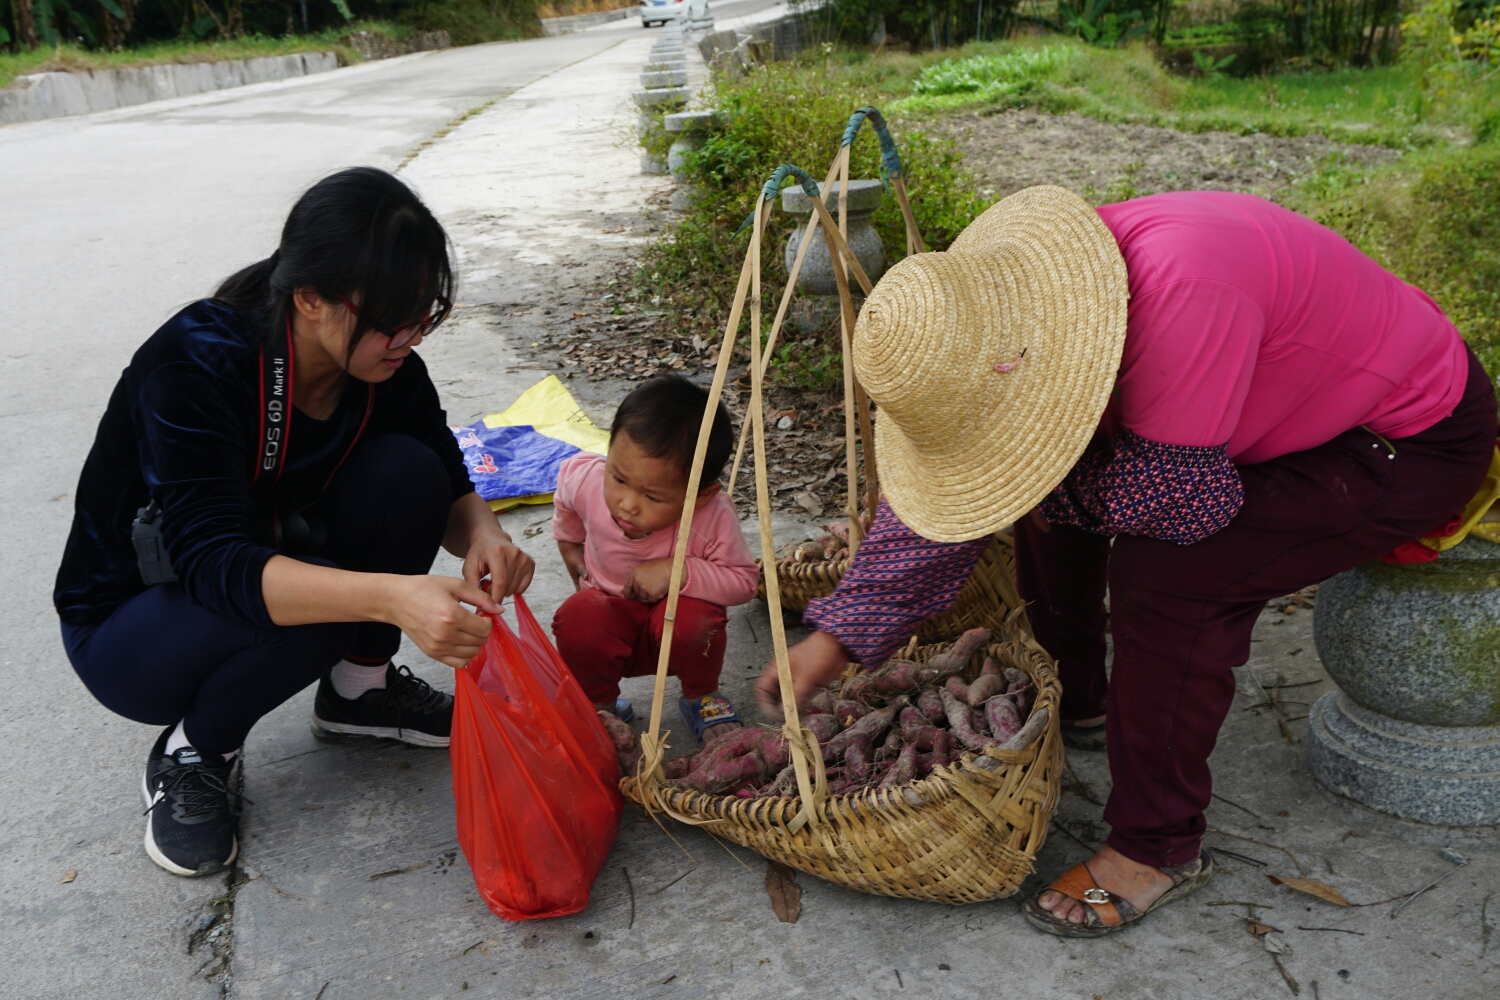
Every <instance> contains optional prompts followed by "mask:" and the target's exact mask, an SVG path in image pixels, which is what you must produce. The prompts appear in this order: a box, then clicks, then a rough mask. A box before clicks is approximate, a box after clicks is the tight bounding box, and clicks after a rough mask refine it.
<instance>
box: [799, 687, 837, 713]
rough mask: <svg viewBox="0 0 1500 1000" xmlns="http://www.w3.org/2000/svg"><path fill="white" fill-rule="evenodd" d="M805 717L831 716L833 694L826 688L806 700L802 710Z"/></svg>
mask: <svg viewBox="0 0 1500 1000" xmlns="http://www.w3.org/2000/svg"><path fill="white" fill-rule="evenodd" d="M803 712H804V713H806V714H807V715H832V714H833V692H831V691H829V690H827V689H826V688H825V689H824V690H822V691H819V692H818V693H817V694H815V695H813V696H812V697H811V698H809V699H807V705H806V706H805V707H804V708H803Z"/></svg>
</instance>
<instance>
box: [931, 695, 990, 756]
mask: <svg viewBox="0 0 1500 1000" xmlns="http://www.w3.org/2000/svg"><path fill="white" fill-rule="evenodd" d="M943 708H944V709H945V710H946V711H947V713H948V727H949V731H950V732H951V733H952V734H953V735H954V736H956V737H958V741H959V742H960V743H962V744H963V745H964V746H965V747H966V748H968V749H970V750H983V749H984V748H985V747H987V746H999V744H1000V741H999V740H997V739H994V738H993V737H990V736H981V735H980V734H979V733H976V732H975V731H974V723H973V721H972V720H971V719H970V718H969V711H970V710H969V706H968V705H966V704H964V703H963V702H961V701H959V700H958V699H957V698H955V697H953V695H952V693H951V692H949V691H947V690H946V689H945V690H944V691H943Z"/></svg>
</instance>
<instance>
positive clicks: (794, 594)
mask: <svg viewBox="0 0 1500 1000" xmlns="http://www.w3.org/2000/svg"><path fill="white" fill-rule="evenodd" d="M758 561H759V560H757V562H758ZM848 569H849V557H848V556H844V557H843V558H840V559H825V560H820V561H818V562H798V561H796V560H795V559H792V558H790V557H788V558H785V559H779V560H777V562H776V575H777V581H778V582H779V583H780V585H781V606H782V607H783V608H785V609H788V610H791V611H805V610H806V609H807V606H808V604H809V603H811V602H812V601H814V600H816V599H817V598H819V597H827V596H828V595H829V594H831V593H833V591H834V589H835V588H836V587H838V585H839V581H840V580H842V579H843V577H844V573H845V572H847V571H848ZM1015 581H1016V547H1015V542H1014V541H1013V540H1012V539H1011V536H1010V535H1008V534H1005V533H1003V532H996V533H995V536H994V538H993V539H992V540H991V542H990V547H989V548H987V549H985V551H984V554H983V555H982V556H980V557H979V562H978V563H977V564H976V565H975V566H974V572H973V573H972V574H970V576H969V579H968V581H967V582H965V583H964V586H963V589H962V590H960V591H959V592H958V597H956V598H955V599H954V601H953V606H952V607H951V608H949V609H948V610H947V611H944V612H943V613H941V614H937V615H933V616H932V617H931V618H928V619H927V620H926V621H924V622H923V623H922V627H921V629H920V630H919V631H918V632H917V640H918V641H919V642H922V643H934V642H951V641H953V640H955V639H957V638H958V637H959V636H961V635H963V634H964V633H965V632H967V631H968V630H969V629H971V628H988V629H994V628H995V627H996V625H997V623H998V622H1001V621H1004V620H1005V619H1006V618H1007V617H1009V616H1010V614H1011V612H1012V611H1013V610H1014V609H1016V608H1019V607H1021V606H1022V602H1021V598H1020V595H1019V594H1017V592H1016V582H1015ZM756 596H757V597H759V598H760V599H761V600H762V601H764V600H765V599H766V576H765V567H761V577H760V583H759V584H758V585H757V589H756Z"/></svg>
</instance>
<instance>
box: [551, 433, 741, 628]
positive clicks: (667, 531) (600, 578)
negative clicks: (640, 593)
mask: <svg viewBox="0 0 1500 1000" xmlns="http://www.w3.org/2000/svg"><path fill="white" fill-rule="evenodd" d="M552 504H553V513H552V537H553V538H556V539H557V540H558V541H561V542H582V543H583V566H584V570H585V571H586V573H587V575H586V576H585V578H584V580H583V585H584V586H586V587H593V588H594V589H595V590H602V591H604V592H605V593H606V594H609V595H610V596H612V597H619V596H621V592H622V591H623V590H624V588H625V581H626V580H628V579H629V578H630V574H631V573H632V572H634V570H635V568H636V567H637V566H639V565H640V564H641V563H643V562H649V561H650V560H652V559H668V558H671V556H672V554H673V553H674V552H675V551H676V549H677V523H675V522H674V523H673V525H672V526H671V527H670V528H663V529H662V530H661V531H656V532H653V533H651V534H649V535H647V536H646V537H645V538H641V539H633V538H626V537H625V532H623V531H621V530H620V526H619V525H618V524H616V523H615V519H614V518H613V517H611V516H610V513H609V507H608V506H607V505H606V504H605V502H604V457H603V456H602V455H594V454H591V453H589V452H579V453H578V454H577V455H574V456H573V457H572V458H570V459H568V460H567V461H566V462H563V464H562V467H561V468H559V469H558V472H557V491H556V492H555V493H554V494H553V497H552ZM759 576H760V569H759V567H757V566H756V565H755V560H754V559H753V558H752V557H751V555H750V547H749V546H748V545H746V544H745V536H744V535H743V534H742V533H741V532H740V520H739V518H738V517H737V516H736V515H735V512H734V504H732V503H730V502H729V498H728V497H726V496H725V495H724V494H723V493H720V494H719V495H718V496H716V497H714V498H713V499H712V500H710V501H709V502H708V503H706V504H704V505H703V506H702V507H700V508H699V509H698V510H696V511H694V512H693V537H692V540H691V542H690V543H689V544H688V555H687V565H686V568H685V576H684V578H683V583H682V595H683V596H684V597H696V598H697V599H699V600H701V601H708V602H710V603H712V604H722V605H724V606H726V607H728V606H730V605H734V604H744V603H745V602H746V601H748V600H750V599H751V598H752V597H754V596H755V584H756V581H757V579H758V578H759Z"/></svg>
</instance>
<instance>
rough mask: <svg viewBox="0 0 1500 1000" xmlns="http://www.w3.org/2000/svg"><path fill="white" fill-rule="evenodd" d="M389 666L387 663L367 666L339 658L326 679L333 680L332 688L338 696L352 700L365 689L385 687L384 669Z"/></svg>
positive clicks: (371, 689)
mask: <svg viewBox="0 0 1500 1000" xmlns="http://www.w3.org/2000/svg"><path fill="white" fill-rule="evenodd" d="M389 666H390V664H389V663H382V664H380V666H378V667H367V666H365V665H364V664H362V663H350V662H349V661H348V660H340V661H339V662H338V663H336V664H334V666H333V673H332V674H331V675H330V676H329V678H328V679H329V680H330V681H332V682H333V690H334V692H335V693H336V694H337V695H338V696H339V697H340V698H343V699H345V700H348V701H353V700H354V699H355V698H358V697H359V696H360V695H362V694H364V693H365V692H366V691H373V690H375V689H376V688H383V687H385V671H386V668H387V667H389Z"/></svg>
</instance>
